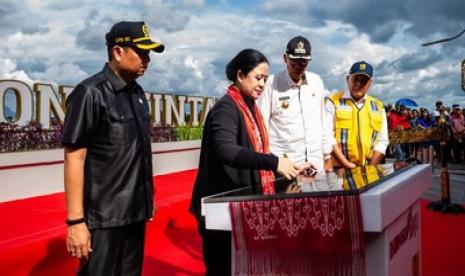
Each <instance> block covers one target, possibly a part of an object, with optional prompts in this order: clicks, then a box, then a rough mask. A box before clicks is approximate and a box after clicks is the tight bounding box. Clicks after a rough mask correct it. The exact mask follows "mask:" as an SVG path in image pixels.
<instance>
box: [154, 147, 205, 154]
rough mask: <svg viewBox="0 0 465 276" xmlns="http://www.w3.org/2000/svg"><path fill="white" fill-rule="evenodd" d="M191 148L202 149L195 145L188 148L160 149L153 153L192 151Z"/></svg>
mask: <svg viewBox="0 0 465 276" xmlns="http://www.w3.org/2000/svg"><path fill="white" fill-rule="evenodd" d="M191 150H200V148H199V147H195V148H186V149H173V150H159V151H152V154H165V153H174V152H182V151H191Z"/></svg>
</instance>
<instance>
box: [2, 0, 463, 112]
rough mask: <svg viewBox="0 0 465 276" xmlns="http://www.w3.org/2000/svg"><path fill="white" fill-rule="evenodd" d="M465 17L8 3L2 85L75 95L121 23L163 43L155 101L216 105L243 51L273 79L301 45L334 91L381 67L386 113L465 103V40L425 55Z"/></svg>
mask: <svg viewBox="0 0 465 276" xmlns="http://www.w3.org/2000/svg"><path fill="white" fill-rule="evenodd" d="M323 3H324V4H323ZM464 11H465V1H463V0H441V1H437V0H390V1H387V0H382V1H376V0H350V1H349V0H337V1H336V0H326V1H320V0H308V1H303V0H272V1H256V0H247V1H245V0H222V1H221V0H218V1H210V0H170V1H168V0H166V1H165V0H152V1H149V0H135V1H123V0H112V1H107V0H105V1H94V0H92V1H91V0H75V1H62V0H0V37H1V38H2V43H1V44H0V79H22V80H27V81H30V82H31V81H38V80H40V81H54V82H56V83H58V84H59V85H76V84H77V83H78V82H79V81H81V80H82V79H84V78H86V77H88V76H90V75H92V74H94V73H95V72H97V71H99V70H100V69H101V68H102V66H103V64H104V63H105V61H106V50H105V41H104V35H105V33H106V32H107V31H108V30H109V28H110V27H111V25H112V24H113V23H115V22H117V21H120V20H144V21H146V22H147V24H148V25H149V28H150V32H151V35H152V37H155V38H157V39H159V40H160V41H162V42H163V43H164V44H165V45H166V50H165V52H164V53H163V54H151V55H152V56H151V58H152V62H151V65H150V66H151V67H150V69H149V71H148V72H147V73H146V75H145V76H144V77H143V78H142V79H140V83H141V84H142V85H143V86H144V88H145V89H146V90H147V91H151V92H160V93H173V94H184V95H188V94H189V95H204V96H206V95H208V96H220V95H222V94H223V93H224V88H225V87H226V86H227V82H226V81H225V76H224V67H225V64H226V63H227V62H228V61H229V60H230V59H231V58H232V57H233V56H234V55H235V54H236V53H237V52H239V51H240V50H242V49H244V48H256V49H258V50H260V51H262V52H263V53H264V54H265V55H266V56H267V57H268V58H269V60H270V63H271V73H275V72H278V71H280V70H282V69H283V68H284V67H283V62H282V54H283V52H284V49H285V45H286V43H287V41H288V40H289V39H290V38H292V37H294V36H296V35H303V36H306V37H307V38H308V39H309V40H310V42H311V44H312V56H313V60H312V62H311V63H310V67H309V69H310V70H311V71H314V72H315V73H318V74H320V76H321V77H322V78H323V81H324V82H325V86H326V89H327V90H328V91H336V90H341V89H344V88H345V74H346V73H347V71H348V68H349V67H350V65H351V64H352V63H353V62H355V61H359V60H365V61H367V62H369V63H371V64H373V65H374V68H375V79H374V86H373V88H372V90H371V92H370V93H371V94H372V95H374V96H376V97H378V98H380V99H381V100H383V101H384V102H385V103H394V102H395V101H396V100H398V99H400V98H402V97H408V98H412V99H414V100H416V101H417V102H418V103H419V104H420V105H421V106H425V107H428V108H431V107H432V106H433V105H434V102H435V101H436V100H443V101H444V102H445V103H446V105H449V106H450V105H452V104H453V103H461V104H462V105H465V92H463V91H461V89H460V62H461V61H462V60H463V59H464V58H465V35H463V36H462V37H460V38H458V39H456V40H454V41H452V42H448V43H443V44H436V45H434V46H429V47H422V46H421V44H422V43H424V42H429V41H433V40H437V39H441V38H444V37H449V36H453V35H456V34H458V33H459V32H460V31H462V30H463V29H465V14H464Z"/></svg>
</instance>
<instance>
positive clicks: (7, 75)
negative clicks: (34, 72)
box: [0, 58, 33, 84]
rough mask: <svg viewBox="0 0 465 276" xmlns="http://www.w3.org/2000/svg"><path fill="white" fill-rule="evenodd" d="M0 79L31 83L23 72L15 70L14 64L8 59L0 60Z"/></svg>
mask: <svg viewBox="0 0 465 276" xmlns="http://www.w3.org/2000/svg"><path fill="white" fill-rule="evenodd" d="M0 79H14V80H22V81H24V82H26V83H28V84H32V83H33V81H32V80H31V78H29V76H28V75H27V74H26V72H24V70H16V64H15V63H14V62H13V61H12V60H11V59H9V58H7V59H1V58H0Z"/></svg>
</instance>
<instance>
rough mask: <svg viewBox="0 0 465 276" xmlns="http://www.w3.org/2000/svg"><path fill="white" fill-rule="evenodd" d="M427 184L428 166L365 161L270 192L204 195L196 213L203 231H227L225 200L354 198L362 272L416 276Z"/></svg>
mask: <svg viewBox="0 0 465 276" xmlns="http://www.w3.org/2000/svg"><path fill="white" fill-rule="evenodd" d="M430 186H431V169H430V167H429V165H416V164H415V165H413V164H411V165H407V166H404V167H399V168H398V167H396V166H395V165H393V164H384V165H376V166H374V165H370V166H363V167H356V168H354V169H350V170H349V169H345V170H344V169H339V170H335V171H334V172H330V173H324V172H323V173H318V174H316V175H315V176H314V177H298V178H297V180H295V181H287V180H285V179H283V178H278V179H277V180H276V181H275V190H276V194H274V195H262V194H261V189H260V188H259V187H246V188H241V189H237V190H233V191H228V192H224V193H221V194H217V195H213V196H209V197H205V198H202V215H203V216H205V224H206V228H207V229H211V230H224V231H231V230H232V223H231V212H230V203H234V202H253V201H269V200H281V199H303V200H311V199H314V198H323V197H332V196H336V197H339V198H340V196H342V197H350V196H359V199H360V209H361V218H362V223H363V232H364V240H365V245H364V246H365V248H364V251H365V264H366V275H420V274H419V273H420V258H419V251H420V248H421V229H420V226H421V218H420V209H419V198H420V197H421V195H422V194H423V193H424V192H425V191H426V190H427V189H428V188H429V187H430ZM406 233H407V235H406Z"/></svg>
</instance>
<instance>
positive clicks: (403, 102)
mask: <svg viewBox="0 0 465 276" xmlns="http://www.w3.org/2000/svg"><path fill="white" fill-rule="evenodd" d="M396 105H405V106H408V107H415V106H418V104H417V103H416V102H415V101H414V100H412V99H408V98H402V99H400V100H398V101H397V102H396Z"/></svg>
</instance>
